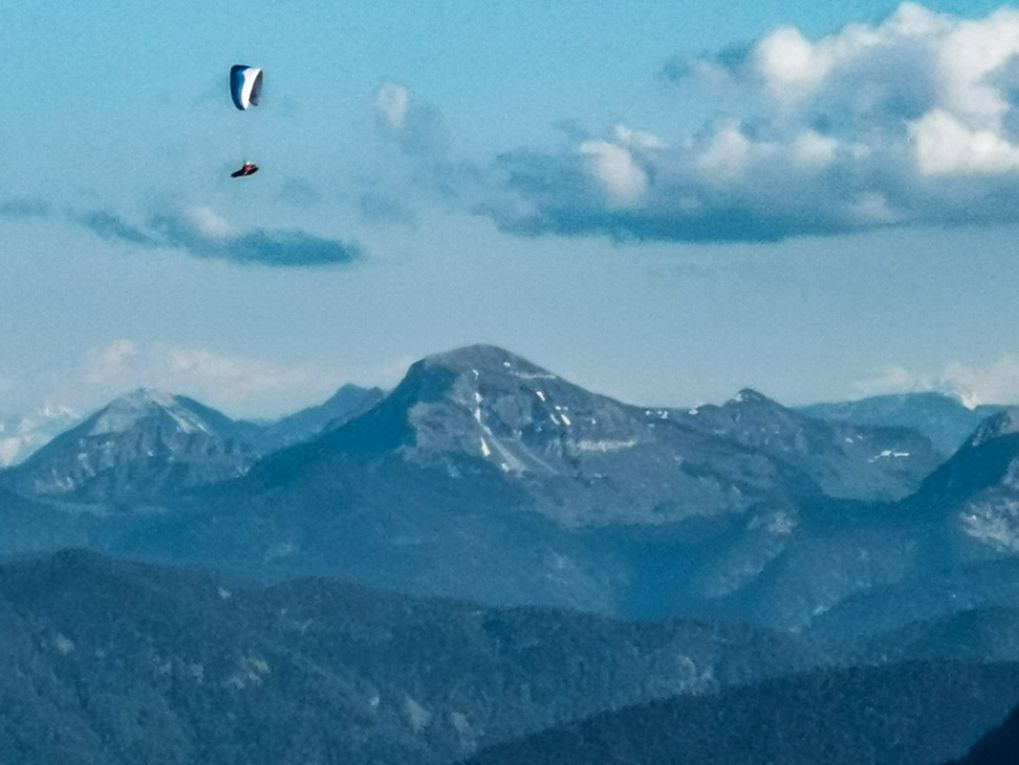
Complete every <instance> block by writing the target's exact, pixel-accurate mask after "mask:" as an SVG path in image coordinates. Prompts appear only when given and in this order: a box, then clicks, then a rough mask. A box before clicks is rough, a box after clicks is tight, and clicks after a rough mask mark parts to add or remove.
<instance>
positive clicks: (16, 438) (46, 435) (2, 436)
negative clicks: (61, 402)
mask: <svg viewBox="0 0 1019 765" xmlns="http://www.w3.org/2000/svg"><path fill="white" fill-rule="evenodd" d="M80 421H81V415H80V414H78V413H77V412H75V411H74V410H73V409H70V408H69V407H65V406H44V407H40V408H39V409H36V410H35V411H33V412H31V413H29V414H27V415H23V416H15V417H6V418H0V468H4V467H9V466H11V465H16V464H18V463H19V462H21V461H22V460H24V459H25V458H26V457H28V456H29V455H30V454H31V453H32V452H34V451H35V450H36V449H38V448H39V447H41V446H44V445H45V444H46V443H48V442H49V441H50V440H52V439H53V438H54V437H56V436H57V435H59V434H60V433H62V432H64V431H65V430H67V429H68V428H70V427H72V426H73V425H75V424H77V423H78V422H80Z"/></svg>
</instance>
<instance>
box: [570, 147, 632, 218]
mask: <svg viewBox="0 0 1019 765" xmlns="http://www.w3.org/2000/svg"><path fill="white" fill-rule="evenodd" d="M579 151H580V154H581V155H582V156H583V157H584V158H585V159H587V160H588V163H589V167H590V169H591V171H592V172H593V173H594V175H595V176H596V177H597V178H598V180H599V181H600V182H601V183H602V186H603V187H604V188H605V190H606V191H607V192H608V194H609V196H610V198H611V200H612V201H613V202H614V203H618V204H621V205H631V204H633V203H635V202H636V201H637V200H638V199H640V197H642V196H643V195H644V192H646V191H647V185H648V177H647V173H645V172H644V170H643V169H642V168H641V167H640V165H638V164H637V163H636V162H635V161H634V158H633V154H631V153H630V150H629V149H627V148H626V147H625V146H618V145H616V144H614V143H609V142H608V141H585V142H584V143H582V144H581V145H580V150H579Z"/></svg>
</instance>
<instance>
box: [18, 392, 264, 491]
mask: <svg viewBox="0 0 1019 765" xmlns="http://www.w3.org/2000/svg"><path fill="white" fill-rule="evenodd" d="M249 427H250V426H246V425H245V424H244V423H237V422H235V421H233V420H231V419H230V418H229V417H227V416H226V415H224V414H222V413H220V412H217V411H216V410H214V409H211V408H209V407H207V406H205V405H203V404H201V403H199V402H197V401H192V400H191V399H188V398H185V397H183V396H173V395H171V394H169V393H165V392H163V391H160V390H155V389H152V388H138V389H136V390H133V391H131V392H130V393H127V394H125V395H123V396H120V397H118V398H116V399H114V400H113V401H111V402H110V403H109V404H107V405H106V406H105V407H103V408H102V409H100V410H99V411H97V412H95V413H94V414H93V415H91V416H90V417H88V418H87V419H86V420H85V421H84V422H82V423H81V424H80V425H77V426H76V427H73V428H71V429H70V430H68V431H66V432H64V433H63V434H61V435H60V436H58V437H57V438H55V439H54V440H53V441H51V442H50V443H48V444H47V445H46V446H44V447H42V448H41V449H39V450H38V451H37V452H36V453H35V454H33V455H32V456H31V457H30V458H29V459H27V460H26V461H25V462H24V463H22V464H21V465H20V466H18V467H17V468H16V469H15V470H14V471H13V472H12V476H13V480H14V482H15V484H16V485H17V486H19V487H20V488H21V489H22V490H24V491H27V492H29V493H32V494H43V495H60V496H65V497H74V498H78V499H83V500H98V499H113V500H114V501H129V500H133V499H153V498H155V497H158V496H169V495H172V494H175V493H177V492H179V491H181V490H183V489H185V488H190V487H193V486H198V485H201V484H204V483H211V482H214V481H219V480H224V479H227V478H234V477H237V476H239V475H242V474H243V473H244V472H246V471H247V469H248V468H249V467H250V466H251V464H252V462H253V461H254V459H255V457H256V449H255V447H254V446H253V445H252V444H251V443H249V442H248V440H247V435H248V432H247V431H248V428H249Z"/></svg>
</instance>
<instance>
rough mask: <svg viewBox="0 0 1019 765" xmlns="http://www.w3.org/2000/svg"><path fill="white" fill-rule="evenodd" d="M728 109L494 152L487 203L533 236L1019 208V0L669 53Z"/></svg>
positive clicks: (982, 215)
mask: <svg viewBox="0 0 1019 765" xmlns="http://www.w3.org/2000/svg"><path fill="white" fill-rule="evenodd" d="M662 75H663V77H665V78H666V79H668V80H670V81H671V82H673V83H674V85H675V89H676V91H677V92H676V94H675V97H680V95H681V94H682V93H683V91H684V89H686V88H689V87H693V86H696V87H698V88H702V89H706V92H707V93H709V94H711V95H715V96H718V97H720V98H721V97H723V96H724V102H725V103H734V104H738V106H737V107H733V108H732V110H731V113H729V114H727V115H725V116H723V117H721V118H719V119H718V120H717V121H715V122H713V123H712V124H709V125H705V126H703V127H702V129H700V130H699V131H697V132H696V133H695V134H692V135H682V136H675V137H668V138H667V137H663V136H657V135H653V134H651V133H648V132H644V131H640V130H637V129H634V128H633V127H630V126H627V125H619V126H617V127H616V128H615V129H614V131H612V132H611V133H610V134H607V135H603V136H601V137H595V138H590V137H589V138H585V139H583V140H581V141H579V142H578V143H576V144H575V145H574V146H573V147H572V148H571V149H569V150H565V151H559V152H540V151H526V150H522V151H516V152H511V153H508V154H504V155H502V156H500V157H498V158H497V160H496V162H495V172H496V175H497V178H498V182H497V187H498V192H497V193H495V194H493V195H492V197H491V198H489V199H488V200H487V201H486V202H485V203H484V204H483V205H481V206H480V208H479V209H480V211H481V212H483V213H485V214H487V215H490V216H491V217H493V218H494V219H495V220H496V221H497V222H498V223H499V225H500V226H501V227H502V228H504V229H505V230H508V231H512V232H517V233H523V234H541V233H555V234H562V235H592V234H594V235H606V236H609V237H612V238H615V239H623V240H625V239H654V240H674V241H711V240H720V241H726V240H730V241H731V240H742V241H774V240H779V239H783V238H786V237H792V236H801V235H827V234H838V233H844V232H852V231H860V230H868V229H874V228H877V227H882V226H906V225H953V224H961V223H974V222H977V223H1011V222H1013V221H1014V220H1015V210H1016V209H1017V205H1019V108H1017V107H1019V11H1016V10H1012V9H1009V8H1002V9H1001V10H998V11H995V12H994V13H991V14H990V15H988V16H987V17H986V18H983V19H977V20H967V19H961V18H959V17H956V16H951V15H946V14H939V13H934V12H932V11H929V10H927V9H925V8H924V7H922V6H920V5H916V4H913V3H905V4H903V5H901V6H900V7H899V8H898V10H897V11H896V12H895V13H894V14H892V15H891V16H890V17H889V18H888V19H886V20H885V21H883V22H881V23H880V24H876V25H869V24H851V25H848V26H846V27H844V28H843V29H841V30H839V31H838V32H836V33H834V34H832V35H829V36H827V37H823V38H821V39H817V40H811V39H808V38H807V37H806V36H805V35H804V34H803V33H801V32H800V31H799V30H798V29H795V28H793V27H783V28H779V29H776V30H774V31H772V32H771V33H769V34H768V35H767V36H765V37H763V38H761V39H759V40H757V41H755V42H754V43H753V44H752V45H749V46H746V47H744V48H734V49H727V50H724V51H721V52H719V53H717V54H714V55H708V56H701V57H696V58H689V59H685V60H683V59H680V60H674V61H672V62H669V63H668V64H667V65H666V67H665V68H664V69H663V72H662Z"/></svg>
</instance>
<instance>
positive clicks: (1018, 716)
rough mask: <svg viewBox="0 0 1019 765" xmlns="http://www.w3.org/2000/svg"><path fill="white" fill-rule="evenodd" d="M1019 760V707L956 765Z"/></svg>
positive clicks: (1005, 763)
mask: <svg viewBox="0 0 1019 765" xmlns="http://www.w3.org/2000/svg"><path fill="white" fill-rule="evenodd" d="M1014 762H1019V707H1016V708H1015V709H1014V710H1013V711H1012V714H1011V715H1009V718H1008V719H1007V720H1006V721H1005V722H1004V723H1002V724H1001V725H1000V726H998V727H997V728H995V729H994V730H992V731H991V732H990V733H988V734H987V735H986V736H984V737H983V738H982V739H980V741H978V742H977V743H976V745H975V746H974V747H973V749H971V750H970V752H969V754H968V755H966V756H965V757H963V758H962V759H961V760H956V761H955V765H1009V763H1014Z"/></svg>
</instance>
